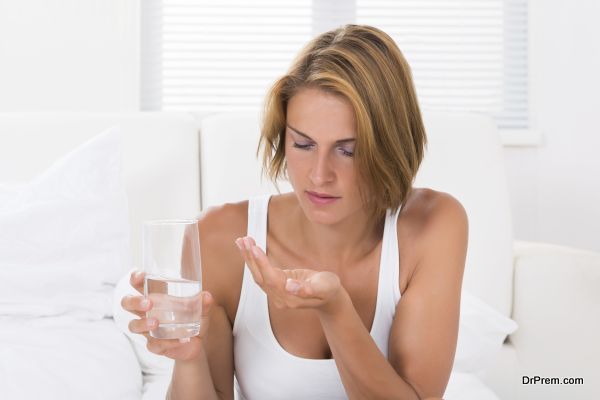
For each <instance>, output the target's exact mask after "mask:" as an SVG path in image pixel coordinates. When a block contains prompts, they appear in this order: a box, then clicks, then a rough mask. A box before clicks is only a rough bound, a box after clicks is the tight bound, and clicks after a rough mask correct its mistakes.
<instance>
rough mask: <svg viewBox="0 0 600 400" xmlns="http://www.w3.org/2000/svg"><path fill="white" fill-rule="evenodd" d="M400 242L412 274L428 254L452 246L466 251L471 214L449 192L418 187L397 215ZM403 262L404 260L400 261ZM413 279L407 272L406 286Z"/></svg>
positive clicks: (457, 249) (405, 263)
mask: <svg viewBox="0 0 600 400" xmlns="http://www.w3.org/2000/svg"><path fill="white" fill-rule="evenodd" d="M397 228H398V245H399V248H400V254H401V257H402V249H405V253H408V255H407V258H408V262H407V261H405V262H404V265H407V264H408V265H409V266H410V267H411V268H410V273H409V275H412V273H413V272H414V270H415V269H416V267H417V265H418V264H419V262H420V261H421V260H422V259H423V257H424V256H426V255H427V254H432V253H435V252H439V251H442V248H443V247H444V246H452V247H453V248H454V249H456V251H459V252H461V251H464V252H466V246H467V237H468V218H467V213H466V210H465V208H464V207H463V205H462V204H461V203H460V201H459V200H457V199H456V198H455V197H454V196H452V195H451V194H449V193H445V192H440V191H436V190H433V189H428V188H415V189H413V191H412V193H411V195H410V196H409V198H408V199H407V201H406V203H405V205H404V208H403V209H402V212H401V213H400V216H399V218H398V225H397ZM401 265H402V264H401ZM409 280H410V277H409V276H407V277H406V279H405V284H404V285H403V286H404V287H405V286H406V284H407V283H408V281H409Z"/></svg>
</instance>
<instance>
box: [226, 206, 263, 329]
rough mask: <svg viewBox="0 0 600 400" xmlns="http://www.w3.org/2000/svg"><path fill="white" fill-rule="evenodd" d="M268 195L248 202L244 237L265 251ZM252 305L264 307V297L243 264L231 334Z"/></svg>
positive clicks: (238, 327)
mask: <svg viewBox="0 0 600 400" xmlns="http://www.w3.org/2000/svg"><path fill="white" fill-rule="evenodd" d="M270 199H271V196H270V195H264V196H257V197H254V198H251V199H250V200H248V225H247V230H246V235H247V236H251V237H252V238H253V239H254V241H255V242H256V245H257V246H259V247H260V248H261V249H263V250H266V243H267V218H268V210H269V200H270ZM248 302H249V303H250V304H252V307H251V308H253V309H256V308H257V307H256V306H257V305H258V304H255V303H260V304H262V303H264V304H265V306H266V304H267V303H266V295H265V294H264V292H263V291H262V290H261V289H260V287H259V286H258V285H256V283H255V282H254V279H253V278H252V272H250V269H249V268H248V266H247V265H245V264H244V275H243V278H242V290H241V292H240V301H239V303H238V308H237V312H236V315H235V320H234V323H233V334H234V335H235V334H237V332H238V331H239V329H240V325H241V324H242V322H241V321H243V320H245V318H244V314H245V312H246V311H247V310H246V304H247V303H248Z"/></svg>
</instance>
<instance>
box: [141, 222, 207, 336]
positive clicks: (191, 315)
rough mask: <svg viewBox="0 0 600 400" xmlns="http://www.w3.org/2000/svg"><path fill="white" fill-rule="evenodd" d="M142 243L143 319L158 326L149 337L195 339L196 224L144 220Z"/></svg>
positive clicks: (198, 309) (198, 284)
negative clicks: (152, 320)
mask: <svg viewBox="0 0 600 400" xmlns="http://www.w3.org/2000/svg"><path fill="white" fill-rule="evenodd" d="M142 241H143V268H144V271H145V272H146V275H145V279H144V296H146V297H147V298H149V299H150V300H151V301H152V309H151V310H150V311H148V312H147V313H146V318H156V319H157V320H158V327H157V328H155V329H153V330H151V331H150V336H152V337H154V338H158V339H184V338H189V337H192V336H196V335H197V334H198V333H199V332H200V318H201V317H202V299H201V292H202V268H201V265H200V240H199V237H198V221H197V220H195V219H189V220H156V221H146V222H144V231H143V240H142Z"/></svg>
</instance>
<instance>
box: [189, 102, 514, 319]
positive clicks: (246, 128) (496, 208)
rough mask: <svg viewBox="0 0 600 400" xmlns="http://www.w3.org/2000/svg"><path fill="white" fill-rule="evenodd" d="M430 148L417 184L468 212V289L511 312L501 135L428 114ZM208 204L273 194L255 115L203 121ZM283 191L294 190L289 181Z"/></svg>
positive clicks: (471, 118)
mask: <svg viewBox="0 0 600 400" xmlns="http://www.w3.org/2000/svg"><path fill="white" fill-rule="evenodd" d="M424 121H425V126H426V129H427V133H428V138H429V146H428V152H427V155H426V157H425V160H424V161H423V164H422V167H421V169H420V171H419V174H418V176H417V179H416V182H415V186H416V187H431V188H433V189H435V190H440V191H445V192H448V193H450V194H452V195H453V196H454V197H456V198H457V199H459V200H460V201H461V203H462V204H463V205H464V207H465V209H466V210H467V214H468V216H469V250H468V256H467V267H466V271H465V278H464V288H465V289H467V290H469V291H470V292H471V293H473V294H475V295H476V296H478V297H480V298H481V299H483V300H484V301H486V302H487V303H488V304H490V305H491V306H493V307H494V308H496V309H497V310H498V311H500V312H502V313H503V314H504V315H506V316H509V315H510V311H511V304H512V228H511V219H510V207H509V197H508V188H507V183H506V177H505V171H504V163H503V154H502V147H501V143H500V139H499V137H498V133H497V131H496V128H495V126H494V124H493V122H492V121H491V120H490V119H488V118H486V117H483V116H478V115H472V114H462V115H456V114H444V113H425V114H424ZM200 130H201V132H200V148H201V157H200V164H201V192H202V205H203V208H206V207H209V206H211V205H216V204H222V203H224V202H233V201H240V200H243V199H247V198H248V197H250V196H254V195H258V194H262V193H276V189H275V187H274V186H273V185H272V184H271V183H270V182H269V181H268V179H266V178H261V162H260V159H257V157H256V148H257V144H258V138H259V120H258V114H257V113H223V114H217V115H213V116H209V117H206V118H204V119H202V121H201V128H200ZM280 189H281V190H282V192H286V191H289V190H290V186H289V184H288V183H287V182H283V183H282V184H280Z"/></svg>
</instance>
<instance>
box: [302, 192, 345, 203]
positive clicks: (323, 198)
mask: <svg viewBox="0 0 600 400" xmlns="http://www.w3.org/2000/svg"><path fill="white" fill-rule="evenodd" d="M306 195H307V196H308V199H309V200H310V201H311V202H313V203H314V204H316V205H325V204H331V203H333V202H335V201H336V200H338V199H340V197H337V196H332V195H330V194H327V193H318V192H310V191H306Z"/></svg>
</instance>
